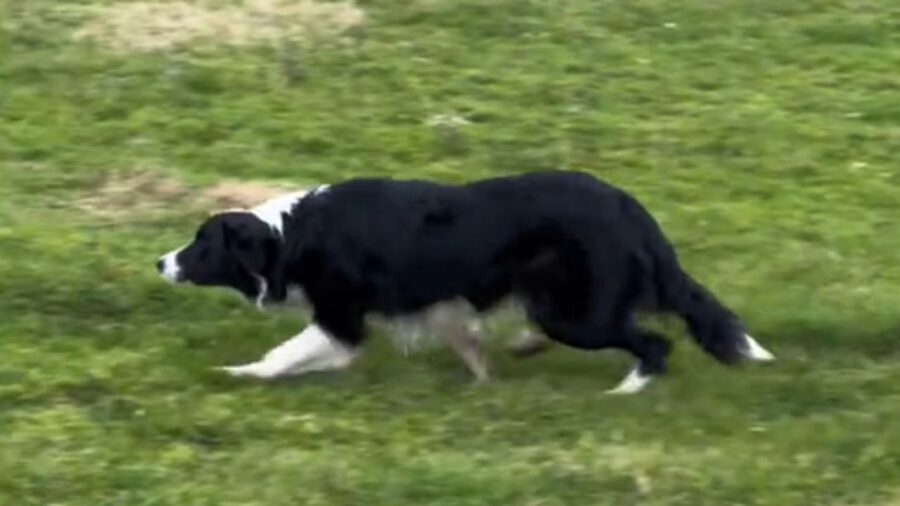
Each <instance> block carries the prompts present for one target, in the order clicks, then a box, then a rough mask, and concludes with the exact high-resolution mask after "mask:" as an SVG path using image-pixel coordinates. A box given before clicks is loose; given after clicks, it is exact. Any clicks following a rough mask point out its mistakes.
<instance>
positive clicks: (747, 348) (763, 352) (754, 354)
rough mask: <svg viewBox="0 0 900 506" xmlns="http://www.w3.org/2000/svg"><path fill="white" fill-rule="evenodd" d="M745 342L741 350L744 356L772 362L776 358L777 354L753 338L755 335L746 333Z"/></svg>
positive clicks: (758, 360)
mask: <svg viewBox="0 0 900 506" xmlns="http://www.w3.org/2000/svg"><path fill="white" fill-rule="evenodd" d="M744 339H745V343H744V346H743V348H742V349H741V351H742V352H743V354H744V356H745V357H747V358H748V359H750V360H755V361H757V362H771V361H772V360H775V355H773V354H772V352H770V351H769V350H767V349H765V348H763V347H762V345H761V344H759V343H758V342H757V341H756V339H753V336H751V335H750V334H744Z"/></svg>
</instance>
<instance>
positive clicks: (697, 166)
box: [0, 0, 900, 506]
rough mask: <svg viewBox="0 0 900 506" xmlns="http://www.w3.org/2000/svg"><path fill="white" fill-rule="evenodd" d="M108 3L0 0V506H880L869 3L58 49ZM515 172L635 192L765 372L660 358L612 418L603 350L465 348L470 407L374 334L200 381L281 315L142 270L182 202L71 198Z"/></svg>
mask: <svg viewBox="0 0 900 506" xmlns="http://www.w3.org/2000/svg"><path fill="white" fill-rule="evenodd" d="M113 3H117V2H116V1H114V0H64V1H63V0H28V1H27V2H23V1H18V0H0V30H2V32H0V294H2V295H0V321H2V327H0V328H2V331H0V357H2V358H0V448H2V450H0V504H10V505H12V504H15V505H18V506H27V505H42V506H43V505H51V504H52V505H85V506H87V505H90V506H105V505H120V504H128V505H129V506H137V505H179V506H184V505H216V506H224V505H266V506H274V505H287V504H308V505H325V504H327V505H343V504H347V505H350V504H362V505H366V506H378V505H390V506H403V505H422V504H428V505H432V506H442V505H447V506H450V505H454V506H456V505H473V506H474V505H482V504H484V505H487V504H490V505H498V504H503V505H506V504H509V505H521V506H555V505H568V504H572V505H586V504H591V505H598V506H599V505H606V504H609V505H620V504H633V503H637V502H640V503H642V504H648V505H691V506H701V505H716V506H720V505H725V504H734V505H738V504H740V505H777V506H784V505H793V504H821V505H834V506H837V505H840V506H853V505H866V506H878V505H884V506H887V505H896V504H900V487H898V480H897V476H898V471H897V470H898V469H900V425H898V424H897V423H896V421H897V419H898V416H900V389H898V387H897V385H898V384H900V367H898V366H897V362H898V358H900V354H898V351H897V350H898V338H900V335H898V334H900V316H898V313H897V309H896V307H897V303H898V301H900V262H898V256H897V255H898V254H897V252H898V250H900V226H898V219H897V218H898V216H900V213H898V211H900V198H898V197H900V171H898V168H897V167H898V166H897V153H898V151H900V100H898V95H897V90H898V89H900V74H898V73H897V69H898V68H900V36H898V34H900V9H898V4H897V3H896V2H895V1H892V0H865V1H861V0H852V1H851V0H802V1H801V0H759V1H756V2H742V1H738V0H721V1H717V2H709V1H706V0H685V1H682V2H665V1H662V0H637V1H629V2H619V1H608V0H570V1H566V2H558V1H550V0H528V1H522V0H493V1H491V2H481V1H476V0H457V1H452V2H450V1H443V2H442V1H438V0H404V1H401V0H396V1H393V2H372V1H365V2H362V1H361V2H360V3H359V5H360V7H361V8H362V9H364V10H365V13H366V15H365V23H364V24H363V25H362V26H360V27H357V29H355V30H353V31H352V32H350V33H347V34H346V35H345V37H344V38H343V40H312V41H311V40H307V39H292V38H285V39H284V40H282V41H276V42H274V43H265V44H262V43H261V44H257V45H253V44H251V45H241V46H235V45H220V44H218V42H221V41H216V40H212V41H210V40H197V41H193V42H191V43H190V44H183V45H180V46H176V47H172V48H168V49H166V50H165V51H159V52H153V51H147V52H131V53H127V52H126V53H122V52H117V51H110V50H108V49H107V48H106V47H105V46H104V44H103V41H102V40H100V41H92V40H89V39H78V40H75V34H76V33H77V32H79V30H81V29H82V28H83V27H84V26H86V24H87V23H89V22H90V21H91V19H93V18H92V16H96V15H97V13H98V12H101V11H100V10H98V8H101V7H103V6H108V5H111V4H113ZM227 3H229V4H230V5H238V6H239V4H240V2H237V1H234V2H227ZM437 115H450V116H454V115H455V116H458V117H460V118H464V119H465V120H466V121H467V124H465V125H458V126H452V125H451V126H440V125H437V126H435V125H429V120H430V119H432V118H434V117H436V116H437ZM547 167H563V168H573V169H582V170H589V171H592V172H594V173H596V174H597V175H599V176H601V177H603V178H605V179H607V180H609V181H612V182H614V183H616V184H618V185H620V186H622V187H624V188H627V189H628V190H629V191H631V192H633V193H634V194H636V195H637V196H638V197H639V198H640V199H641V200H642V201H643V202H644V203H645V204H646V205H647V207H648V208H649V209H650V210H651V211H652V212H653V213H654V214H655V216H657V218H658V219H659V221H660V222H661V223H662V224H663V226H664V228H665V229H666V231H667V232H668V234H669V235H670V236H671V238H672V239H673V240H674V242H675V243H676V244H677V246H678V248H679V251H680V253H681V255H682V257H683V259H684V263H685V264H686V266H687V267H688V268H689V270H690V271H691V272H693V273H694V274H695V275H696V276H697V277H698V278H700V279H701V280H703V281H704V282H705V283H706V284H707V285H708V286H710V287H711V288H712V289H713V290H714V291H715V292H716V293H718V294H720V295H721V297H722V298H723V299H724V300H725V301H727V302H728V303H729V305H731V306H732V307H734V308H735V309H736V310H737V311H738V312H739V313H740V314H741V315H742V316H743V317H744V319H745V320H746V321H747V322H748V323H749V326H750V328H751V329H752V331H753V333H754V334H755V335H757V337H758V338H759V339H760V341H761V342H762V343H763V344H765V345H766V346H767V347H770V348H771V349H772V350H773V351H775V353H776V354H777V355H778V356H779V358H780V361H779V362H778V363H777V364H773V365H772V366H771V367H754V368H746V369H741V370H736V371H730V370H727V369H724V368H722V367H719V366H717V365H716V364H714V363H713V362H711V361H710V360H709V359H707V358H706V357H704V356H702V355H700V353H699V352H697V351H696V349H695V347H693V345H691V344H690V343H689V342H687V341H686V340H685V339H678V340H677V342H678V344H679V346H678V349H677V350H676V356H675V360H674V363H673V373H672V374H671V376H669V377H668V378H666V379H665V380H664V381H660V382H659V383H657V384H654V385H653V387H652V388H651V389H650V390H649V391H647V392H646V393H645V394H643V395H640V396H636V397H632V398H610V397H607V396H604V395H602V391H603V390H604V389H605V388H608V387H610V386H611V385H612V384H613V383H614V382H615V381H616V380H618V379H619V377H620V376H621V375H622V374H623V373H624V371H625V369H626V367H627V364H628V362H627V360H626V358H625V357H621V356H618V355H616V354H614V353H603V354H596V355H585V354H578V353H575V352H570V351H566V350H558V351H554V352H553V353H551V354H547V355H545V356H542V357H539V358H535V359H533V360H529V361H521V362H519V361H515V360H512V359H510V358H508V357H506V356H505V355H504V353H503V351H502V350H501V349H500V347H499V345H496V346H494V348H493V350H492V352H491V355H492V356H491V359H492V362H493V365H494V370H495V374H494V375H495V380H494V381H493V383H491V384H489V385H485V386H474V385H472V384H471V383H470V381H469V379H468V378H467V375H466V373H465V371H464V369H463V368H462V366H461V365H460V364H459V363H458V362H457V360H456V359H455V358H454V357H452V356H450V354H448V353H443V352H440V351H428V352H423V353H420V354H418V355H414V356H413V357H412V358H410V359H404V358H403V357H402V356H401V355H400V354H399V353H397V352H396V351H395V350H393V349H392V348H391V347H390V346H389V345H388V344H387V340H386V339H374V340H372V341H371V344H372V346H371V347H370V348H368V350H367V353H366V355H365V356H364V358H363V359H362V360H360V361H359V362H358V363H357V364H355V365H354V367H353V368H352V369H351V370H349V371H346V372H344V373H341V374H332V375H325V374H323V375H318V376H310V377H307V378H302V379H299V380H297V381H292V382H285V383H278V384H274V385H261V384H257V383H252V382H239V381H231V380H228V379H225V378H222V377H220V376H219V375H216V374H214V373H212V372H211V371H210V367H211V366H214V365H221V364H224V363H230V362H236V361H244V360H247V359H251V358H253V357H255V356H257V355H259V354H260V353H262V352H263V351H264V350H266V349H268V347H270V346H271V345H273V344H275V343H276V342H278V341H279V340H281V339H283V338H285V337H287V336H289V335H291V334H292V333H294V332H296V330H297V329H298V328H300V326H301V325H302V324H303V321H302V316H300V315H263V314H258V313H257V312H255V311H254V310H253V309H251V308H249V307H246V306H245V305H244V304H242V303H240V302H238V301H235V300H233V298H231V297H230V296H228V295H227V294H222V293H216V292H213V291H208V290H199V289H189V288H185V289H175V288H173V287H170V286H168V285H165V284H163V283H162V282H161V281H160V280H158V279H157V277H156V276H155V274H154V272H153V262H154V261H155V259H156V257H157V256H158V255H159V254H160V253H161V252H163V251H167V250H168V249H171V248H172V247H174V246H177V245H178V244H180V243H182V242H183V241H184V239H185V237H186V236H187V235H189V234H190V233H191V232H192V228H193V226H194V224H195V223H197V222H198V220H199V219H200V218H201V217H202V213H203V210H201V209H198V208H197V207H196V206H192V205H190V204H191V203H190V202H185V201H184V200H183V199H182V200H178V199H175V200H163V201H160V202H158V203H157V204H158V205H156V206H149V207H148V206H145V205H141V206H137V207H135V209H140V211H141V212H129V209H128V208H127V206H125V207H123V208H122V209H121V212H118V213H112V214H110V213H100V214H97V213H93V212H91V211H90V210H89V209H88V210H86V209H84V208H83V207H80V206H79V202H81V201H83V199H85V198H86V197H89V196H91V195H92V194H96V193H97V191H98V188H99V187H100V185H102V184H103V183H102V182H103V181H104V180H106V179H107V178H108V177H109V175H110V174H120V175H121V174H126V175H127V174H129V173H132V172H134V173H138V172H140V173H144V172H146V171H147V170H150V171H151V172H154V173H157V174H159V175H160V177H166V178H175V179H177V180H178V181H180V182H181V184H184V185H188V186H190V187H205V186H208V185H213V184H215V183H217V182H219V181H221V180H223V179H254V180H268V181H273V182H277V183H288V184H296V185H306V184H310V183H317V182H329V181H338V180H341V179H345V178H348V177H352V176H359V175H377V176H392V177H424V178H434V179H439V180H444V181H463V180H469V179H474V178H478V177H482V176H489V175H493V174H507V173H512V172H520V171H528V170H534V169H539V168H547ZM134 198H135V199H136V200H135V201H136V202H138V201H140V202H142V203H144V204H146V202H147V201H154V199H158V198H159V196H157V195H153V194H143V195H142V194H140V193H137V194H136V195H135V196H134ZM677 331H678V330H677V328H673V330H672V332H673V333H677Z"/></svg>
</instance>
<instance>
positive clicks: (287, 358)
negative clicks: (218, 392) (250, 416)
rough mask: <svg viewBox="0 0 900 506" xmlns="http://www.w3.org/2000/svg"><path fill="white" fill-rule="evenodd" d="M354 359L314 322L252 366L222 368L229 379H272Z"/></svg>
mask: <svg viewBox="0 0 900 506" xmlns="http://www.w3.org/2000/svg"><path fill="white" fill-rule="evenodd" d="M355 356H356V352H355V350H354V349H353V348H352V347H350V346H347V345H346V344H344V343H342V342H341V341H339V340H338V339H336V338H335V337H334V336H332V335H331V334H330V333H329V332H328V331H326V330H325V329H323V328H322V327H320V326H319V325H316V324H315V323H313V324H311V325H309V326H308V327H306V328H305V329H304V330H303V332H301V333H299V334H297V335H296V336H294V337H292V338H290V339H288V340H287V341H285V342H283V343H281V344H280V345H278V346H277V347H275V348H273V349H272V350H270V351H269V352H268V353H266V355H265V356H264V357H263V358H262V359H260V360H258V361H256V362H253V363H250V364H244V365H238V366H229V367H222V368H221V370H223V371H225V372H227V373H228V374H230V375H232V376H250V377H256V378H263V379H272V378H278V377H282V376H292V375H297V374H303V373H306V372H312V371H326V370H332V369H343V368H344V367H347V366H348V365H350V363H351V362H352V361H353V359H354V357H355Z"/></svg>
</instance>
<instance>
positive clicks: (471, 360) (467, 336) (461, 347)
mask: <svg viewBox="0 0 900 506" xmlns="http://www.w3.org/2000/svg"><path fill="white" fill-rule="evenodd" d="M464 327H465V325H459V326H458V328H457V329H455V330H453V331H450V332H448V333H447V335H446V336H445V339H446V340H447V342H448V343H449V344H450V347H451V348H453V350H454V351H455V352H456V353H457V355H459V356H460V358H462V360H463V362H464V363H465V364H466V367H468V368H469V371H471V372H472V374H473V375H474V376H475V379H476V380H477V381H478V382H479V383H483V382H485V381H487V380H488V377H489V375H488V367H487V360H485V358H484V355H483V354H482V353H481V343H480V342H479V340H478V337H477V336H476V335H475V333H473V332H471V331H470V330H469V329H467V328H464Z"/></svg>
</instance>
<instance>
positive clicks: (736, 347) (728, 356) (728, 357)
mask: <svg viewBox="0 0 900 506" xmlns="http://www.w3.org/2000/svg"><path fill="white" fill-rule="evenodd" d="M664 256H665V257H668V258H657V261H658V263H657V269H656V282H657V288H658V289H659V297H660V302H662V305H663V307H664V308H665V309H669V310H672V311H674V312H676V313H678V314H679V315H681V316H682V317H683V318H684V320H685V322H686V323H687V327H688V331H689V332H690V334H691V336H692V337H693V338H694V341H696V342H697V344H699V345H700V347H701V348H703V350H704V351H706V352H707V353H709V354H710V355H712V356H713V357H715V358H716V359H717V360H718V361H720V362H722V363H725V364H737V363H739V362H742V361H745V360H754V361H770V360H773V359H774V358H775V356H774V355H772V353H770V352H769V351H768V350H766V349H765V348H763V347H762V346H761V345H760V344H759V343H757V342H756V340H755V339H753V337H751V336H750V335H749V334H747V332H746V331H745V330H744V326H743V324H742V323H741V321H740V320H739V319H738V317H737V316H736V315H735V314H734V313H732V312H731V310H729V309H728V308H727V307H725V306H724V305H723V304H722V303H721V302H720V301H719V300H718V299H716V297H715V296H714V295H713V294H712V293H711V292H710V291H709V290H707V289H706V287H704V286H703V285H701V284H700V283H699V282H697V281H696V280H695V279H693V278H692V277H691V276H690V275H689V274H687V273H686V272H684V271H683V270H682V269H681V267H680V266H679V265H678V261H677V260H676V259H675V255H674V252H672V253H671V254H669V255H664ZM660 264H662V265H660Z"/></svg>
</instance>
